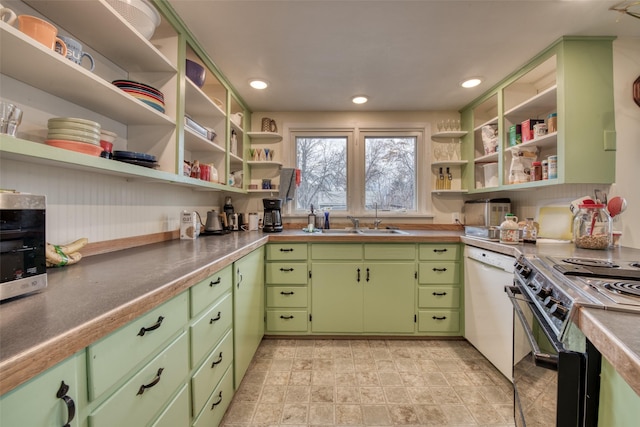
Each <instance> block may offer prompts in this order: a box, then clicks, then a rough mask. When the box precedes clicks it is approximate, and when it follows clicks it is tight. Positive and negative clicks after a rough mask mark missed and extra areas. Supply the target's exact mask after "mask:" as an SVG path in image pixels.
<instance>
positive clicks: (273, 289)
mask: <svg viewBox="0 0 640 427" xmlns="http://www.w3.org/2000/svg"><path fill="white" fill-rule="evenodd" d="M266 293H267V307H303V308H304V307H306V306H307V287H306V286H267V290H266Z"/></svg>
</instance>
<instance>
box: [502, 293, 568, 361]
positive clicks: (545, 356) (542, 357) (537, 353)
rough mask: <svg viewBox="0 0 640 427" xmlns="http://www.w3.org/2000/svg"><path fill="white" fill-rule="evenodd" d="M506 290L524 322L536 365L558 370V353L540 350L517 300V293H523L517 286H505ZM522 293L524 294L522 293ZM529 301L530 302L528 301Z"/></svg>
mask: <svg viewBox="0 0 640 427" xmlns="http://www.w3.org/2000/svg"><path fill="white" fill-rule="evenodd" d="M505 292H506V293H507V295H508V296H509V299H510V300H511V304H512V305H513V311H514V312H515V313H516V315H517V316H518V319H520V323H521V324H522V328H523V329H524V333H525V335H526V337H527V340H528V341H529V345H531V353H532V355H533V362H534V364H535V365H536V366H540V367H541V368H546V369H550V370H554V371H557V370H558V355H556V354H549V353H545V352H543V351H541V350H540V347H539V346H538V342H537V341H536V338H535V336H534V335H533V331H532V330H531V326H529V322H528V321H527V318H526V317H525V316H524V313H523V312H522V309H521V308H520V306H519V305H518V302H517V300H516V294H521V292H520V290H519V289H518V288H517V287H516V286H505ZM521 295H522V294H521ZM527 303H529V302H528V301H527Z"/></svg>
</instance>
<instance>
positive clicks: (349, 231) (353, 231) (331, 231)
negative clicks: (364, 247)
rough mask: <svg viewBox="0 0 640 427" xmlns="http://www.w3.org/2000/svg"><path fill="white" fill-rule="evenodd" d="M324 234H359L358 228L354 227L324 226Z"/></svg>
mask: <svg viewBox="0 0 640 427" xmlns="http://www.w3.org/2000/svg"><path fill="white" fill-rule="evenodd" d="M322 234H358V230H356V229H354V228H329V229H324V228H323V229H322Z"/></svg>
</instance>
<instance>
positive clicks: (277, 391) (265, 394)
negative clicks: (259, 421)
mask: <svg viewBox="0 0 640 427" xmlns="http://www.w3.org/2000/svg"><path fill="white" fill-rule="evenodd" d="M286 391H287V387H286V386H282V385H265V386H264V387H263V389H262V394H261V395H260V403H282V402H284V394H285V393H286Z"/></svg>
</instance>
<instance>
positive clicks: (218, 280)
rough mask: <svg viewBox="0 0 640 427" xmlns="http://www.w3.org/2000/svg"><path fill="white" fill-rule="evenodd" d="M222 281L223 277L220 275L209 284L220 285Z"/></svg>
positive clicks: (212, 285)
mask: <svg viewBox="0 0 640 427" xmlns="http://www.w3.org/2000/svg"><path fill="white" fill-rule="evenodd" d="M220 283H222V278H220V277H218V278H217V279H216V280H215V281H213V280H212V281H211V282H209V286H211V287H214V286H215V285H219V284H220Z"/></svg>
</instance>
